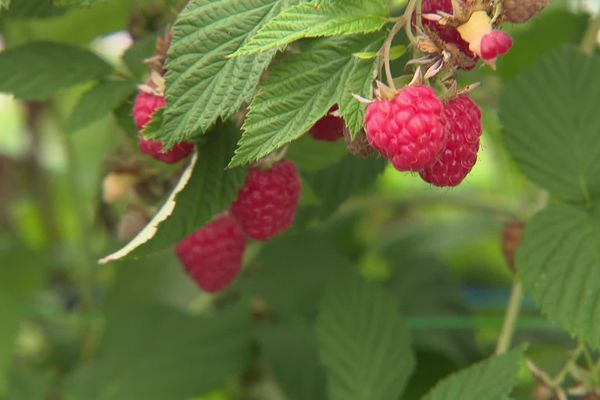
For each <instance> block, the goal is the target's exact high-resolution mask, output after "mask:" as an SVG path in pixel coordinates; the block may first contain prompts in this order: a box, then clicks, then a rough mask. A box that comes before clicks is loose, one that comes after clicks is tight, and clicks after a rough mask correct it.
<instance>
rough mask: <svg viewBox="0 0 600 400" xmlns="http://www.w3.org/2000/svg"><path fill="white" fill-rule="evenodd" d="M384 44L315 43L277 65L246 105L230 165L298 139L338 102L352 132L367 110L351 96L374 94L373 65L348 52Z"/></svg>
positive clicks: (368, 39) (364, 39) (362, 39)
mask: <svg viewBox="0 0 600 400" xmlns="http://www.w3.org/2000/svg"><path fill="white" fill-rule="evenodd" d="M382 41H383V35H382V34H379V33H377V34H371V35H368V36H344V37H336V38H328V39H317V40H314V41H312V43H310V44H309V45H308V46H307V47H306V48H305V49H303V51H302V52H301V53H300V54H296V55H293V56H290V57H289V58H287V59H285V60H283V61H282V62H281V64H279V65H277V66H275V67H274V68H273V70H272V71H271V73H270V75H269V77H268V79H267V81H266V82H265V83H264V85H263V86H262V88H261V90H260V92H259V94H258V96H256V97H255V98H254V100H253V101H252V103H251V105H250V112H249V114H248V117H247V119H246V121H245V123H244V131H245V133H244V135H243V136H242V139H241V140H240V143H239V148H238V149H237V150H236V153H235V156H234V157H233V160H232V161H231V164H230V165H231V166H236V165H244V164H248V163H252V162H254V161H257V160H259V159H260V158H262V157H264V156H266V155H267V154H269V153H271V152H272V151H274V150H276V149H278V148H279V147H281V146H283V145H285V144H287V143H290V142H291V141H293V140H295V139H297V138H299V137H300V136H302V135H303V134H304V133H305V132H307V131H308V130H309V129H310V127H312V126H313V125H314V123H315V122H317V121H318V120H319V119H320V118H321V117H323V116H324V115H325V114H327V112H328V111H329V109H330V108H331V107H332V106H333V105H334V104H336V103H337V104H338V105H339V108H340V114H341V115H342V117H343V118H344V120H345V122H346V126H347V127H348V129H349V130H350V131H351V133H353V134H354V133H356V132H357V131H358V130H359V129H360V128H361V127H362V126H363V122H364V110H365V107H364V105H363V104H361V103H360V102H358V101H356V100H355V99H354V98H353V97H352V94H353V93H356V94H359V95H361V96H363V97H371V96H372V90H373V89H372V83H373V79H374V78H375V72H376V67H377V63H376V61H375V60H360V59H357V58H356V57H353V56H352V54H354V53H356V52H362V51H373V50H376V49H378V48H379V47H380V46H381V43H382Z"/></svg>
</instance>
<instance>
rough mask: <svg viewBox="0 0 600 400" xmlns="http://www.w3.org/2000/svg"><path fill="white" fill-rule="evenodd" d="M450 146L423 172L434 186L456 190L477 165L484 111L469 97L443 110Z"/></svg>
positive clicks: (450, 103)
mask: <svg viewBox="0 0 600 400" xmlns="http://www.w3.org/2000/svg"><path fill="white" fill-rule="evenodd" d="M443 116H444V120H445V121H446V135H447V137H448V142H447V144H446V147H445V149H444V150H443V151H442V152H441V154H440V156H439V158H438V160H437V161H436V162H434V163H433V164H432V165H429V166H427V167H426V168H424V169H423V171H421V177H422V178H423V180H425V181H426V182H429V183H431V184H432V185H435V186H440V187H444V186H457V185H459V184H460V183H461V182H462V181H463V180H464V179H465V178H466V176H467V175H468V174H469V172H471V170H472V169H473V167H474V166H475V163H476V162H477V152H478V151H479V140H480V137H481V132H482V128H481V111H480V110H479V107H477V105H476V104H475V103H473V101H472V100H471V99H470V98H469V97H468V96H460V97H458V98H457V99H455V100H453V101H451V102H449V103H448V104H446V105H445V106H444V114H443Z"/></svg>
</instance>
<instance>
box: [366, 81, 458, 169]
mask: <svg viewBox="0 0 600 400" xmlns="http://www.w3.org/2000/svg"><path fill="white" fill-rule="evenodd" d="M441 114H442V103H441V102H440V101H439V99H438V98H437V97H436V94H435V91H434V90H433V89H431V88H430V87H428V86H408V87H405V88H404V89H402V90H400V91H399V92H398V93H397V94H396V97H395V99H394V100H378V101H375V102H374V103H371V104H370V105H369V107H368V108H367V113H366V117H365V128H366V132H367V139H368V141H369V143H370V144H371V146H373V147H374V148H375V149H376V150H377V151H379V152H380V153H381V154H382V155H383V156H384V157H386V158H387V159H389V160H390V161H391V162H392V164H393V165H394V167H395V168H396V169H397V170H399V171H420V170H421V169H423V168H424V167H426V166H427V165H429V164H431V163H432V162H433V161H434V160H435V159H436V158H437V156H438V154H439V153H440V151H441V150H442V149H443V147H444V145H445V141H446V136H445V130H444V123H443V120H442V116H441Z"/></svg>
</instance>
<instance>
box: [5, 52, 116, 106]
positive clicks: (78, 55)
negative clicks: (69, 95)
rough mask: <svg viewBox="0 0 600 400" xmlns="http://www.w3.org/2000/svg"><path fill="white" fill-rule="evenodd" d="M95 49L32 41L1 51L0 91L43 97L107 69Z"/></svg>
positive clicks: (106, 72)
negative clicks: (89, 49)
mask: <svg viewBox="0 0 600 400" xmlns="http://www.w3.org/2000/svg"><path fill="white" fill-rule="evenodd" d="M110 71H111V67H110V65H108V64H107V63H106V62H105V61H103V60H102V59H101V58H100V57H98V56H97V55H95V54H94V53H92V52H90V51H88V50H85V49H82V48H78V47H74V46H70V45H65V44H57V43H44V42H31V43H27V44H24V45H22V46H19V47H15V48H11V49H8V50H6V51H4V52H2V53H0V92H8V93H13V94H14V95H15V96H16V97H18V98H22V99H36V100H39V99H45V98H48V97H50V96H51V95H53V94H54V93H55V92H56V91H57V90H59V89H63V88H66V87H69V86H72V85H75V84H78V83H82V82H87V81H91V80H94V79H97V78H100V77H102V76H104V75H107V74H108V73H110Z"/></svg>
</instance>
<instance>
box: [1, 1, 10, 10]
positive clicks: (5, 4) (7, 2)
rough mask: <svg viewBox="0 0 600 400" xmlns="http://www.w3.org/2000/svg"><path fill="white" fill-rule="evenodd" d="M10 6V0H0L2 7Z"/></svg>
mask: <svg viewBox="0 0 600 400" xmlns="http://www.w3.org/2000/svg"><path fill="white" fill-rule="evenodd" d="M8 7H10V0H0V8H8Z"/></svg>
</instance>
